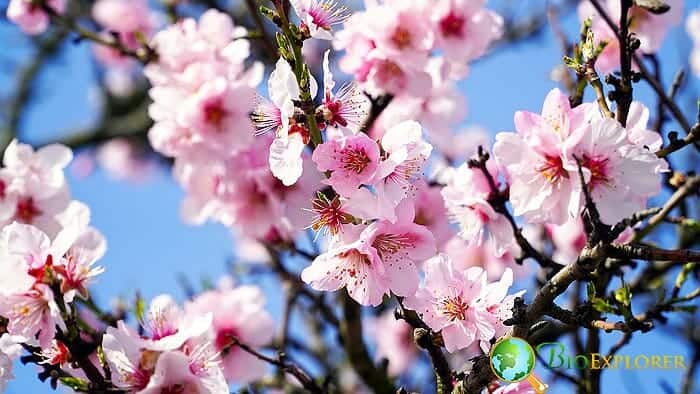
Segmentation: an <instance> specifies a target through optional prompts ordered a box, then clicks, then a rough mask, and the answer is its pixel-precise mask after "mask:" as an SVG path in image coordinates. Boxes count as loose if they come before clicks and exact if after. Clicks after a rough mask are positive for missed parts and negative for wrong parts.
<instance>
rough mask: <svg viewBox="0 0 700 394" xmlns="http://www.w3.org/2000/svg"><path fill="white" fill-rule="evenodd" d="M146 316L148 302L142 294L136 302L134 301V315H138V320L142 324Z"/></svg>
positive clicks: (137, 297)
mask: <svg viewBox="0 0 700 394" xmlns="http://www.w3.org/2000/svg"><path fill="white" fill-rule="evenodd" d="M145 314H146V301H145V300H144V299H143V298H142V297H141V295H140V294H137V295H136V300H135V301H134V315H136V320H138V321H140V322H142V321H143V320H144V319H143V318H144V316H145Z"/></svg>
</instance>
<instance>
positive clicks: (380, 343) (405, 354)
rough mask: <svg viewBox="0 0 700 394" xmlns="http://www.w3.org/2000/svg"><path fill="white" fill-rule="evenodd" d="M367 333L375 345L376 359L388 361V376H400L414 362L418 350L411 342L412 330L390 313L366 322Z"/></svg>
mask: <svg viewBox="0 0 700 394" xmlns="http://www.w3.org/2000/svg"><path fill="white" fill-rule="evenodd" d="M368 325H369V328H370V329H369V330H368V332H369V333H371V335H372V336H373V337H374V340H375V342H376V343H377V352H376V358H378V359H387V360H388V361H389V369H388V371H389V374H390V375H392V376H397V375H401V374H402V373H404V372H406V371H407V370H408V368H410V367H411V365H412V364H413V363H414V362H415V361H416V359H417V357H418V348H417V347H416V345H415V343H414V342H413V328H412V327H411V326H410V325H409V324H408V323H406V322H405V321H403V320H397V319H396V318H395V317H394V313H393V312H392V311H388V312H384V313H382V314H381V315H380V316H378V317H376V318H374V319H373V320H370V321H369V322H368Z"/></svg>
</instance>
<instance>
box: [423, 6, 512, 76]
mask: <svg viewBox="0 0 700 394" xmlns="http://www.w3.org/2000/svg"><path fill="white" fill-rule="evenodd" d="M484 3H485V1H471V0H440V1H437V2H436V4H434V5H433V4H431V10H432V15H431V20H432V22H433V25H434V29H435V31H436V33H437V34H436V36H437V45H438V46H439V47H441V48H442V49H443V50H444V52H445V56H446V57H448V58H449V59H450V60H452V61H455V62H464V61H471V60H474V59H476V58H478V57H480V56H482V55H483V54H484V53H485V52H486V50H487V49H488V48H489V47H490V46H491V44H492V43H493V42H494V41H495V40H497V39H499V38H500V37H501V35H502V34H503V18H501V16H500V15H498V14H496V13H495V12H493V11H490V10H487V9H485V8H483V5H484Z"/></svg>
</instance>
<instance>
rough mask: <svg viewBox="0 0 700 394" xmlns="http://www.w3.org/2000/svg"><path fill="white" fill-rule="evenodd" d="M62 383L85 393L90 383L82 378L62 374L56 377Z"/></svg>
mask: <svg viewBox="0 0 700 394" xmlns="http://www.w3.org/2000/svg"><path fill="white" fill-rule="evenodd" d="M58 380H59V381H60V382H61V384H62V385H64V386H67V387H69V388H71V389H73V390H74V391H79V392H84V393H87V392H88V391H89V390H90V384H89V383H88V382H86V381H84V380H83V379H80V378H74V377H72V376H64V377H61V378H58Z"/></svg>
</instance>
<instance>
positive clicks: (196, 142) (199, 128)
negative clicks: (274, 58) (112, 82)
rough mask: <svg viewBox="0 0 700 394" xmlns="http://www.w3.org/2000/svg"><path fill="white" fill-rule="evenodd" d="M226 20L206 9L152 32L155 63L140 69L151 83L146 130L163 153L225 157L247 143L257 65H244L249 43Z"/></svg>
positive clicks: (242, 32)
mask: <svg viewBox="0 0 700 394" xmlns="http://www.w3.org/2000/svg"><path fill="white" fill-rule="evenodd" d="M243 34H245V32H244V30H241V29H240V28H237V27H236V26H234V25H233V22H232V21H231V18H230V17H229V16H228V15H226V14H223V13H221V12H218V11H215V10H209V11H207V12H205V13H204V14H202V16H201V17H200V19H199V22H196V21H194V20H193V19H185V20H183V21H181V22H179V23H178V24H176V25H172V26H170V27H168V28H167V29H165V30H163V31H161V32H159V33H157V34H156V35H155V36H154V37H153V40H151V43H150V44H151V45H152V46H153V47H154V48H155V49H156V51H157V52H158V61H155V62H151V63H149V64H148V65H147V66H146V67H145V69H144V73H145V74H146V76H147V77H148V78H149V80H150V82H151V83H152V85H153V88H152V89H151V90H150V92H149V94H150V95H151V98H153V104H152V105H151V106H150V107H149V114H150V116H151V117H152V118H153V120H154V121H155V124H154V126H153V128H152V129H151V131H150V132H149V139H150V141H151V143H152V144H153V146H154V148H155V149H156V150H158V151H160V152H162V153H164V154H166V155H168V156H182V155H193V154H216V155H217V156H220V157H224V158H225V157H226V156H228V155H231V154H233V153H234V152H235V151H237V150H241V149H245V148H247V147H248V146H249V145H250V144H251V143H252V139H253V138H252V134H253V127H252V124H251V122H250V120H249V118H248V114H249V113H250V112H252V109H253V97H254V95H255V86H257V84H258V83H259V82H260V79H261V76H262V69H261V66H259V65H258V64H257V63H256V64H254V65H253V66H252V67H250V68H246V64H245V60H246V58H247V57H248V54H249V43H248V42H247V41H246V40H245V39H235V40H233V38H236V37H240V36H241V35H243Z"/></svg>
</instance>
